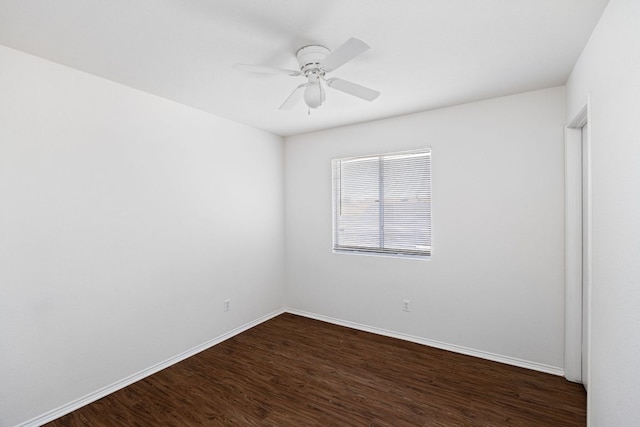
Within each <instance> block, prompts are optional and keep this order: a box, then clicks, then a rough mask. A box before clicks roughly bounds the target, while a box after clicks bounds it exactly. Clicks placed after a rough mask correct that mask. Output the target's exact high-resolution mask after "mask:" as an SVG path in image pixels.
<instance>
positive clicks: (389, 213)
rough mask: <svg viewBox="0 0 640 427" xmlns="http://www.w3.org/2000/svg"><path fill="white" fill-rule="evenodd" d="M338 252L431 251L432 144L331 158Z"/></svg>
mask: <svg viewBox="0 0 640 427" xmlns="http://www.w3.org/2000/svg"><path fill="white" fill-rule="evenodd" d="M332 166H333V204H334V221H333V226H334V234H333V249H334V251H338V252H356V253H375V254H390V255H403V256H419V257H428V256H430V255H431V149H430V148H423V149H420V150H414V151H404V152H399V153H386V154H377V155H371V156H363V157H353V158H348V159H336V160H333V162H332Z"/></svg>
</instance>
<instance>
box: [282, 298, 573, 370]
mask: <svg viewBox="0 0 640 427" xmlns="http://www.w3.org/2000/svg"><path fill="white" fill-rule="evenodd" d="M285 311H286V312H287V313H291V314H296V315H298V316H304V317H309V318H311V319H316V320H320V321H323V322H328V323H333V324H335V325H340V326H346V327H347V328H352V329H357V330H360V331H364V332H371V333H374V334H377V335H384V336H387V337H391V338H398V339H401V340H405V341H411V342H415V343H417V344H422V345H427V346H429V347H435V348H439V349H441V350H448V351H452V352H454V353H460V354H466V355H467V356H474V357H479V358H481V359H486V360H491V361H493V362H500V363H504V364H507V365H512V366H517V367H520V368H526V369H531V370H534V371H539V372H544V373H547V374H552V375H558V376H564V370H563V369H561V368H558V367H555V366H549V365H545V364H542V363H536V362H530V361H528V360H522V359H517V358H514V357H509V356H502V355H499V354H494V353H489V352H486V351H482V350H475V349H472V348H467V347H462V346H459V345H455V344H447V343H444V342H440V341H434V340H429V339H425V338H420V337H415V336H413V335H407V334H402V333H399V332H393V331H388V330H386V329H380V328H374V327H371V326H367V325H362V324H360V323H355V322H349V321H347V320H341V319H335V318H333V317H327V316H322V315H319V314H315V313H309V312H306V311H302V310H296V309H293V308H286V309H285Z"/></svg>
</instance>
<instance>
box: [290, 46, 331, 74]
mask: <svg viewBox="0 0 640 427" xmlns="http://www.w3.org/2000/svg"><path fill="white" fill-rule="evenodd" d="M329 53H331V51H330V50H329V49H327V48H326V47H324V46H319V45H310V46H305V47H303V48H300V49H298V52H296V58H297V59H298V64H299V65H300V71H301V72H302V73H303V74H304V75H305V76H306V77H309V75H310V74H315V75H317V76H318V77H321V76H323V75H324V70H322V68H321V67H320V63H321V62H322V61H323V60H324V59H325V58H326V57H327V56H328V55H329Z"/></svg>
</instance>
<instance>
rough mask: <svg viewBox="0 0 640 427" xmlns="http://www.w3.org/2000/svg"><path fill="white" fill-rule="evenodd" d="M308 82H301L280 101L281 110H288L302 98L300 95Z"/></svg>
mask: <svg viewBox="0 0 640 427" xmlns="http://www.w3.org/2000/svg"><path fill="white" fill-rule="evenodd" d="M309 85H310V83H303V84H301V85H300V86H298V87H297V88H295V89H294V90H293V92H291V95H289V97H288V98H287V99H286V100H285V101H284V102H283V103H282V105H281V106H280V109H281V110H290V109H292V108H293V107H295V105H296V104H297V103H298V102H300V100H301V99H302V95H303V94H304V90H305V89H306V88H307V86H309Z"/></svg>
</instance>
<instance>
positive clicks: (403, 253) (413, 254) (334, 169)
mask: <svg viewBox="0 0 640 427" xmlns="http://www.w3.org/2000/svg"><path fill="white" fill-rule="evenodd" d="M412 155H415V156H423V155H424V156H426V158H427V168H426V169H427V170H426V183H425V184H426V194H427V197H428V212H427V213H426V215H425V218H426V219H425V220H426V224H425V225H426V227H425V231H426V234H427V236H426V238H427V243H428V245H425V246H424V249H416V250H410V249H398V248H385V247H384V237H385V236H384V234H385V233H384V222H385V177H384V173H382V171H383V169H384V161H385V159H386V160H389V159H392V158H394V157H395V158H399V157H401V158H408V157H410V156H412ZM366 159H378V167H379V168H380V172H379V174H378V193H379V197H378V204H379V205H378V206H379V217H378V239H379V242H380V244H379V245H378V247H366V246H352V245H340V244H338V243H339V232H340V230H339V228H340V221H339V216H340V214H339V211H338V206H339V205H340V203H341V189H342V186H341V182H342V176H341V173H342V169H341V167H340V165H341V162H347V161H357V160H366ZM431 160H432V149H431V147H430V146H426V147H420V148H414V149H410V150H403V151H393V152H384V153H375V154H366V155H360V156H351V157H341V158H334V159H332V160H331V178H332V183H331V198H332V236H333V237H332V248H333V253H336V254H354V255H372V256H387V257H389V256H390V257H401V258H416V259H423V260H425V259H430V258H431V256H432V254H433V242H432V240H433V239H432V234H433V233H432V232H433V229H432V213H433V206H432V182H433V173H432V162H431Z"/></svg>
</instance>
